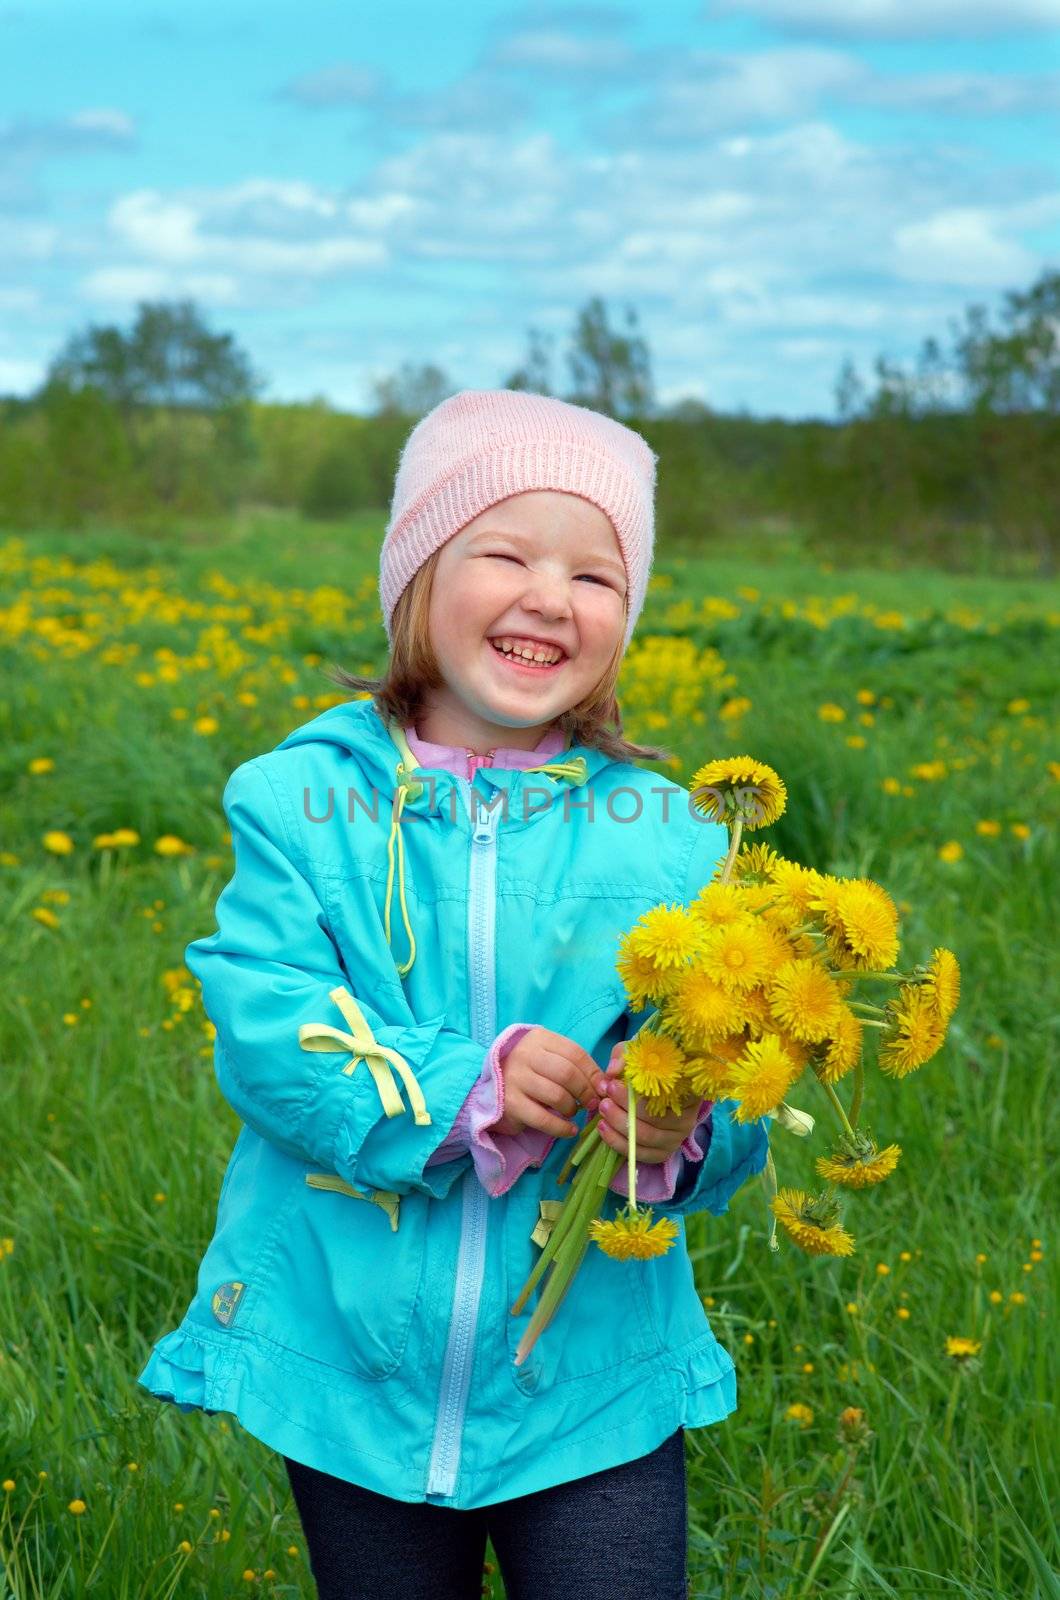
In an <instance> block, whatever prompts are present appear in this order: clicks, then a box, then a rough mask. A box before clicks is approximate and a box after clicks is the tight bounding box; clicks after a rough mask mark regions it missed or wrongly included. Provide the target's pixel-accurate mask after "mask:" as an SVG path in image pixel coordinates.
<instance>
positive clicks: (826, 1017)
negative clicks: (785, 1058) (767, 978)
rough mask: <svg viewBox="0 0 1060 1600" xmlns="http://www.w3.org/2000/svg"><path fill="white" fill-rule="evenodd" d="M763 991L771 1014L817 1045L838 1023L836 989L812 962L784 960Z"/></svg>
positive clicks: (839, 1004) (839, 999) (796, 1034)
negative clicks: (765, 990) (766, 988)
mask: <svg viewBox="0 0 1060 1600" xmlns="http://www.w3.org/2000/svg"><path fill="white" fill-rule="evenodd" d="M767 994H768V999H769V1004H770V1008H771V1010H772V1012H773V1015H774V1016H775V1017H776V1019H777V1021H778V1022H779V1023H780V1024H781V1025H782V1026H783V1027H784V1028H786V1029H787V1030H788V1032H789V1033H792V1034H794V1036H795V1038H796V1039H804V1040H806V1041H808V1042H809V1043H810V1044H817V1043H819V1042H820V1041H821V1040H822V1039H827V1038H829V1037H830V1036H831V1034H832V1031H833V1029H834V1028H835V1027H836V1026H837V1024H838V1020H839V1011H840V1007H841V1006H842V1003H843V1002H842V1000H841V998H840V995H839V990H838V989H837V988H836V986H835V984H834V983H833V982H832V979H831V978H830V977H829V976H828V974H827V972H825V971H824V970H823V968H821V967H819V966H818V965H817V963H816V962H815V961H786V962H785V963H784V965H783V966H782V967H780V968H779V970H778V971H777V972H775V973H774V974H773V978H772V981H771V983H770V986H769V989H768V991H767Z"/></svg>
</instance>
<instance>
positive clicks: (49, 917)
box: [30, 906, 59, 928]
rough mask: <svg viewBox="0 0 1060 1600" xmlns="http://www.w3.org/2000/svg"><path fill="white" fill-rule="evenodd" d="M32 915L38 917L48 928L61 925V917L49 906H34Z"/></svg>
mask: <svg viewBox="0 0 1060 1600" xmlns="http://www.w3.org/2000/svg"><path fill="white" fill-rule="evenodd" d="M30 916H31V917H34V918H36V920H37V921H38V922H40V923H42V924H43V925H44V927H46V928H57V927H58V926H59V918H58V917H57V916H56V915H55V912H54V911H49V909H48V907H47V906H34V907H33V910H32V911H31V912H30Z"/></svg>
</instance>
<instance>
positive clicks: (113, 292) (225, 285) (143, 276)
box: [80, 267, 242, 306]
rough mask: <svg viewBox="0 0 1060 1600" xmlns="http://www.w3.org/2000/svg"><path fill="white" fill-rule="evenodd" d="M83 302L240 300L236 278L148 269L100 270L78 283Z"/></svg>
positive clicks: (224, 302)
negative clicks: (83, 298)
mask: <svg viewBox="0 0 1060 1600" xmlns="http://www.w3.org/2000/svg"><path fill="white" fill-rule="evenodd" d="M80 289H81V293H82V294H83V295H84V297H85V299H86V300H91V301H95V302H98V303H113V304H121V305H124V304H132V303H134V302H136V301H139V300H166V299H174V300H175V299H191V300H201V301H202V302H203V303H204V304H207V305H216V306H234V305H238V304H239V302H240V300H241V298H242V297H241V294H240V288H239V284H238V283H237V281H236V279H235V278H232V277H226V276H224V275H223V274H219V273H214V274H209V273H194V272H193V273H188V274H181V273H176V272H161V271H155V270H152V269H151V268H150V267H102V268H100V270H99V271H98V272H90V273H89V274H88V275H87V277H85V278H83V279H82V280H81V284H80Z"/></svg>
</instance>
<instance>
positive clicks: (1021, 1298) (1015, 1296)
mask: <svg viewBox="0 0 1060 1600" xmlns="http://www.w3.org/2000/svg"><path fill="white" fill-rule="evenodd" d="M1009 1299H1010V1300H1011V1301H1012V1304H1013V1305H1014V1306H1025V1305H1026V1304H1027V1296H1026V1295H1025V1294H1024V1293H1023V1290H1022V1289H1013V1291H1012V1293H1011V1294H1010V1295H1009Z"/></svg>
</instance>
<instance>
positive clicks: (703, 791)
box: [688, 756, 788, 831]
mask: <svg viewBox="0 0 1060 1600" xmlns="http://www.w3.org/2000/svg"><path fill="white" fill-rule="evenodd" d="M688 787H689V790H690V792H691V795H692V803H693V805H694V806H695V807H696V810H697V811H700V812H702V814H703V815H704V816H706V817H710V818H711V819H712V820H713V821H715V822H734V821H736V820H737V818H739V820H740V821H741V822H742V823H743V826H744V828H745V829H746V830H748V831H750V830H751V829H754V828H768V827H769V826H770V824H771V823H774V822H776V820H777V818H778V817H782V816H783V815H784V810H785V807H786V805H787V797H788V791H787V789H786V788H785V786H784V782H783V780H782V779H781V778H780V776H779V775H778V774H777V773H776V772H774V771H773V768H772V767H767V766H766V765H765V763H764V762H762V761H755V760H754V759H753V758H752V757H751V756H726V757H724V758H723V759H722V760H720V761H708V762H706V763H705V764H704V765H703V766H701V767H699V768H697V770H696V771H695V772H694V773H693V774H692V779H691V782H690V783H689V786H688Z"/></svg>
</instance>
